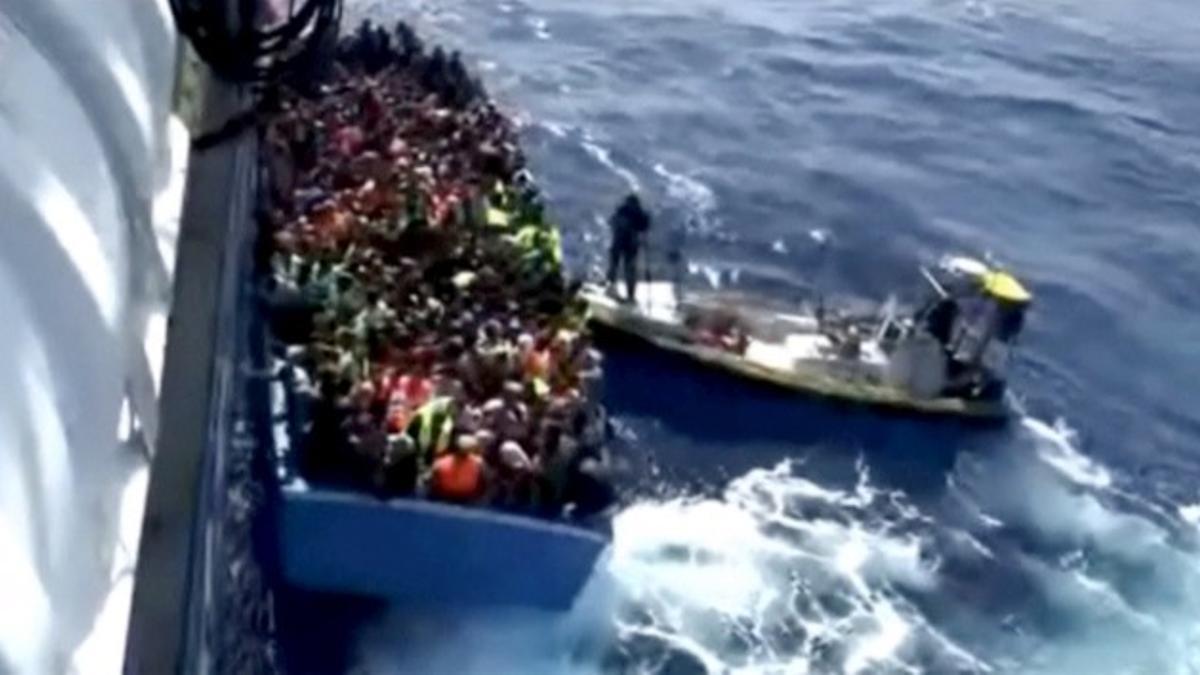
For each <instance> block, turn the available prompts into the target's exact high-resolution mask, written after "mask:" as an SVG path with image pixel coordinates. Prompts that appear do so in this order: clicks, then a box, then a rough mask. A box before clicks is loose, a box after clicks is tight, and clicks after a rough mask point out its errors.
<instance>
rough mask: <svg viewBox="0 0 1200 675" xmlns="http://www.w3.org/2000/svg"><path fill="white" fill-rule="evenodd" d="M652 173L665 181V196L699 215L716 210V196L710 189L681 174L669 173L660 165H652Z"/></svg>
mask: <svg viewBox="0 0 1200 675" xmlns="http://www.w3.org/2000/svg"><path fill="white" fill-rule="evenodd" d="M654 173H656V174H658V175H659V176H661V177H663V178H664V179H665V180H666V181H667V195H668V196H670V197H672V198H673V199H677V200H679V201H681V202H683V203H684V204H686V205H687V206H689V207H691V208H692V209H694V210H695V211H696V212H698V213H700V214H708V213H712V212H713V211H715V210H716V208H717V196H716V195H715V194H714V193H713V191H712V188H710V187H708V186H707V185H705V184H704V183H702V182H700V181H699V180H697V179H695V178H693V177H691V176H688V175H686V174H682V173H676V172H674V171H671V170H670V169H668V168H667V167H666V166H664V165H662V164H655V165H654Z"/></svg>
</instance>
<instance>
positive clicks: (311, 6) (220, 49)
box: [171, 0, 342, 83]
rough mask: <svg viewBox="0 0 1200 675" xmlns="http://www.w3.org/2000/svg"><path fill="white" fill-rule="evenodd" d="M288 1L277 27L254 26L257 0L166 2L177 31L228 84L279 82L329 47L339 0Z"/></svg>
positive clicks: (258, 9)
mask: <svg viewBox="0 0 1200 675" xmlns="http://www.w3.org/2000/svg"><path fill="white" fill-rule="evenodd" d="M297 4H298V3H297V2H296V1H295V0H293V1H292V2H289V3H288V8H289V14H288V16H287V18H286V19H285V20H284V21H283V23H282V24H280V25H278V26H273V27H268V28H260V27H259V26H258V24H259V20H260V13H261V11H262V7H263V1H262V0H171V12H172V13H173V14H174V15H175V23H176V25H177V26H178V27H179V31H180V32H181V33H183V34H184V35H185V36H186V37H187V38H188V40H189V41H190V42H191V43H192V46H193V47H194V48H195V50H196V53H197V54H198V55H199V56H200V58H201V59H203V60H204V62H205V63H207V64H208V65H209V66H210V67H211V68H212V69H213V72H215V73H216V74H217V75H218V76H219V77H221V78H223V79H226V80H230V81H233V82H243V83H244V82H265V81H270V80H275V79H278V78H279V77H280V76H282V75H283V74H284V73H285V72H287V71H288V70H289V69H290V68H292V67H294V66H296V65H297V64H302V63H304V62H311V60H312V59H313V58H314V56H315V55H316V54H317V53H318V52H319V51H320V50H321V49H322V48H331V47H332V44H333V41H334V40H335V39H336V36H337V31H338V25H339V24H340V22H341V18H342V0H305V1H304V2H303V3H302V4H300V5H299V7H296V5H297Z"/></svg>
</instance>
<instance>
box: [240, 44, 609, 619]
mask: <svg viewBox="0 0 1200 675" xmlns="http://www.w3.org/2000/svg"><path fill="white" fill-rule="evenodd" d="M307 75H308V78H309V79H307V80H298V81H296V82H293V83H291V86H289V85H287V84H284V85H281V86H279V87H278V88H277V89H276V90H275V91H273V92H272V93H271V95H270V96H269V97H267V99H266V101H267V102H266V103H265V104H264V105H263V106H261V109H260V114H262V115H263V116H264V117H265V118H266V119H267V122H266V124H265V125H264V131H263V132H262V135H261V141H260V158H261V166H262V172H261V173H262V184H261V188H260V191H261V194H260V200H259V201H260V209H259V211H260V217H259V219H258V220H259V234H258V238H259V246H258V247H257V249H258V255H257V260H256V268H257V272H256V275H255V276H256V279H255V295H256V297H257V299H258V302H259V304H260V307H261V308H262V314H263V317H264V319H265V320H264V321H263V322H262V335H261V336H259V337H258V338H256V339H260V340H261V344H262V348H261V350H259V352H260V354H259V361H260V362H259V364H258V367H259V369H260V370H261V371H262V372H263V373H264V374H265V375H266V377H267V378H268V384H267V386H265V387H264V388H263V389H262V391H261V392H260V395H261V396H264V397H266V398H267V405H265V406H262V408H263V411H264V414H267V415H269V420H268V424H267V425H265V426H266V428H269V429H270V430H271V443H270V446H271V447H272V448H273V452H272V453H271V462H272V467H273V474H274V479H275V481H274V485H273V486H272V488H273V497H274V500H273V503H274V504H275V509H274V511H275V529H276V539H277V546H278V549H277V552H278V561H279V566H280V570H281V572H282V576H283V578H284V579H285V580H287V581H288V582H289V583H291V584H294V585H296V586H298V587H301V588H305V589H310V590H316V591H322V592H332V593H342V594H350V595H358V596H375V597H383V598H387V599H388V600H390V601H392V602H396V603H400V604H405V605H414V606H421V605H431V604H436V605H441V606H445V605H451V606H459V607H487V606H510V605H511V606H528V607H538V608H546V609H566V608H569V607H570V606H571V605H572V603H573V601H574V599H575V597H576V595H577V594H578V593H579V591H580V589H581V588H582V587H583V585H584V584H585V583H586V581H587V580H588V578H589V577H590V576H591V573H592V570H593V568H594V566H595V565H596V562H597V560H598V559H599V557H600V556H601V555H602V554H603V552H604V550H605V548H606V547H607V544H608V540H609V538H610V535H609V532H608V526H607V514H608V512H609V510H610V508H611V507H612V505H613V503H614V501H615V492H614V488H613V486H612V479H611V466H612V462H611V460H610V459H609V457H608V453H607V450H606V440H607V438H606V437H607V434H608V432H607V423H606V419H605V414H604V410H603V408H602V407H601V406H600V404H599V396H600V387H601V384H602V359H601V356H600V354H599V352H597V351H596V350H595V349H594V348H593V347H592V345H591V340H590V335H589V331H588V326H587V317H586V309H587V305H586V303H585V302H584V301H582V300H581V299H580V297H579V294H578V293H579V285H578V284H573V283H571V282H569V280H568V279H566V277H565V275H564V271H563V269H562V254H561V250H560V247H561V245H560V243H559V236H558V230H557V227H556V226H555V225H554V223H553V222H552V220H551V218H550V215H549V212H548V210H547V209H546V207H545V204H544V203H543V201H542V197H541V194H540V192H539V190H538V188H537V186H536V184H535V183H534V181H533V179H532V177H531V176H530V175H529V173H528V172H527V171H526V170H525V168H524V163H525V160H524V158H523V156H522V154H521V151H520V149H519V147H518V144H517V141H516V135H515V130H514V127H513V125H512V124H511V123H510V122H509V121H508V119H507V118H505V116H504V115H503V114H502V113H501V112H500V111H499V110H498V109H497V108H496V106H495V105H494V104H493V103H492V102H491V101H490V100H489V99H488V97H487V94H486V92H485V91H484V90H483V87H482V85H481V84H480V83H479V82H478V81H477V80H476V79H474V78H473V77H471V76H470V74H469V73H467V71H466V69H465V68H464V67H463V65H462V63H461V61H460V59H459V57H458V55H457V54H449V55H448V54H446V53H444V52H443V51H442V50H441V49H438V48H435V49H433V50H428V49H426V48H425V46H424V45H423V44H422V43H421V41H420V39H419V38H418V37H417V36H416V35H415V34H414V33H413V32H412V31H411V30H410V29H408V27H407V26H405V25H404V24H400V25H399V26H398V27H397V28H396V30H395V31H393V32H387V31H385V30H383V29H380V28H376V27H373V26H369V25H364V26H363V27H362V28H361V29H360V30H359V31H358V32H357V33H354V34H352V35H350V36H348V37H347V38H345V39H344V40H343V42H342V43H341V44H340V46H339V48H338V50H337V56H336V58H335V59H334V60H333V62H332V64H330V65H328V66H327V67H326V68H324V72H323V74H322V75H320V76H315V75H313V74H312V73H309V74H307ZM316 82H319V83H320V84H315V83H316Z"/></svg>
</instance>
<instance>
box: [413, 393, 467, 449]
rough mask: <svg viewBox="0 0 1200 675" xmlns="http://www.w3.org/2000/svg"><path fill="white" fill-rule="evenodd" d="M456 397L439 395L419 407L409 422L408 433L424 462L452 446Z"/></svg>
mask: <svg viewBox="0 0 1200 675" xmlns="http://www.w3.org/2000/svg"><path fill="white" fill-rule="evenodd" d="M455 408H456V406H455V404H454V399H452V398H450V397H449V396H438V397H435V398H433V399H430V400H429V401H428V402H427V403H425V405H422V406H421V407H420V408H418V409H417V412H416V413H415V414H414V415H413V418H412V421H411V422H409V423H408V429H407V433H408V436H409V438H412V440H413V442H414V443H415V444H416V446H417V454H418V456H419V457H421V458H422V463H424V461H427V458H429V457H434V456H437V455H439V454H441V453H443V452H445V451H446V449H447V448H449V447H450V440H451V438H452V437H453V434H454V414H455Z"/></svg>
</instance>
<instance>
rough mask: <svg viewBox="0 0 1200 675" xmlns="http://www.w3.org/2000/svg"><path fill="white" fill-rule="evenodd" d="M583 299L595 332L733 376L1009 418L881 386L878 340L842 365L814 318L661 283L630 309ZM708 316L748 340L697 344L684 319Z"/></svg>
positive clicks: (833, 395)
mask: <svg viewBox="0 0 1200 675" xmlns="http://www.w3.org/2000/svg"><path fill="white" fill-rule="evenodd" d="M583 295H584V297H585V298H586V300H587V302H588V305H589V308H590V310H591V321H592V323H593V324H594V325H596V326H597V327H599V328H601V329H605V330H607V331H610V332H612V333H616V334H619V335H622V336H628V337H633V338H636V339H638V340H640V341H643V342H646V343H649V344H650V345H652V346H654V347H655V348H658V349H662V350H664V351H668V352H673V353H676V354H680V355H683V356H685V357H687V358H690V359H692V360H695V361H698V362H700V363H702V364H705V365H707V366H709V367H713V368H717V369H720V370H723V371H726V372H728V373H731V374H733V375H735V376H738V377H742V378H746V379H750V380H754V381H758V382H763V383H766V384H770V385H774V386H777V387H780V388H783V389H786V390H789V391H793V392H799V393H804V394H810V395H814V396H819V397H824V398H829V399H835V400H841V401H846V402H852V403H857V404H863V405H868V406H875V407H880V408H884V409H891V410H896V411H902V412H908V413H915V414H927V415H946V416H957V417H963V418H969V419H977V420H992V421H995V420H1003V419H1005V418H1006V417H1007V416H1008V413H1009V409H1008V406H1007V405H1006V404H1005V402H1003V401H984V400H970V399H965V398H957V397H944V396H943V397H936V398H925V399H921V398H916V397H913V396H911V395H909V394H908V393H906V392H904V391H902V390H900V389H898V388H895V387H893V386H889V385H888V384H887V383H885V382H883V381H882V378H881V373H883V371H884V370H885V369H886V366H887V363H888V357H887V355H886V354H884V352H883V350H882V348H881V347H880V345H879V344H878V342H876V341H875V340H873V339H864V340H862V343H861V346H860V347H859V349H858V352H857V354H856V355H855V356H854V358H845V357H843V356H841V355H840V354H839V352H838V345H837V342H836V339H835V338H834V337H833V336H832V335H830V334H829V333H828V332H826V331H824V330H822V329H821V327H820V325H819V322H818V321H817V319H816V318H815V317H814V316H811V315H805V314H802V313H798V312H791V311H786V310H781V309H780V308H774V307H769V306H767V305H764V304H763V303H761V302H756V301H755V300H754V299H752V298H747V297H745V296H741V295H731V294H728V293H721V292H710V293H704V294H700V295H697V296H689V297H688V298H686V299H683V300H681V299H680V298H679V296H678V294H677V293H676V289H675V286H674V285H673V284H672V283H670V282H665V281H651V282H647V283H643V284H640V285H639V286H638V289H637V298H636V301H634V302H623V301H621V300H620V299H619V298H617V297H614V295H613V294H612V293H611V292H609V290H608V289H606V288H603V287H600V286H597V285H588V286H585V288H584V292H583ZM713 314H728V315H729V316H736V319H737V322H738V324H739V326H740V327H741V330H743V331H744V333H745V338H744V342H743V344H742V345H740V348H726V347H723V346H722V345H719V344H711V343H709V342H706V341H704V340H702V339H699V338H698V336H697V332H696V331H695V330H694V329H693V328H692V327H690V326H689V325H688V317H693V316H697V315H700V316H704V315H709V316H711V315H713ZM843 323H844V324H847V325H850V324H852V325H855V326H858V327H859V328H864V329H865V328H867V327H870V325H871V324H872V323H878V322H877V320H874V319H870V318H856V319H850V320H843ZM601 334H603V333H601Z"/></svg>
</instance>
